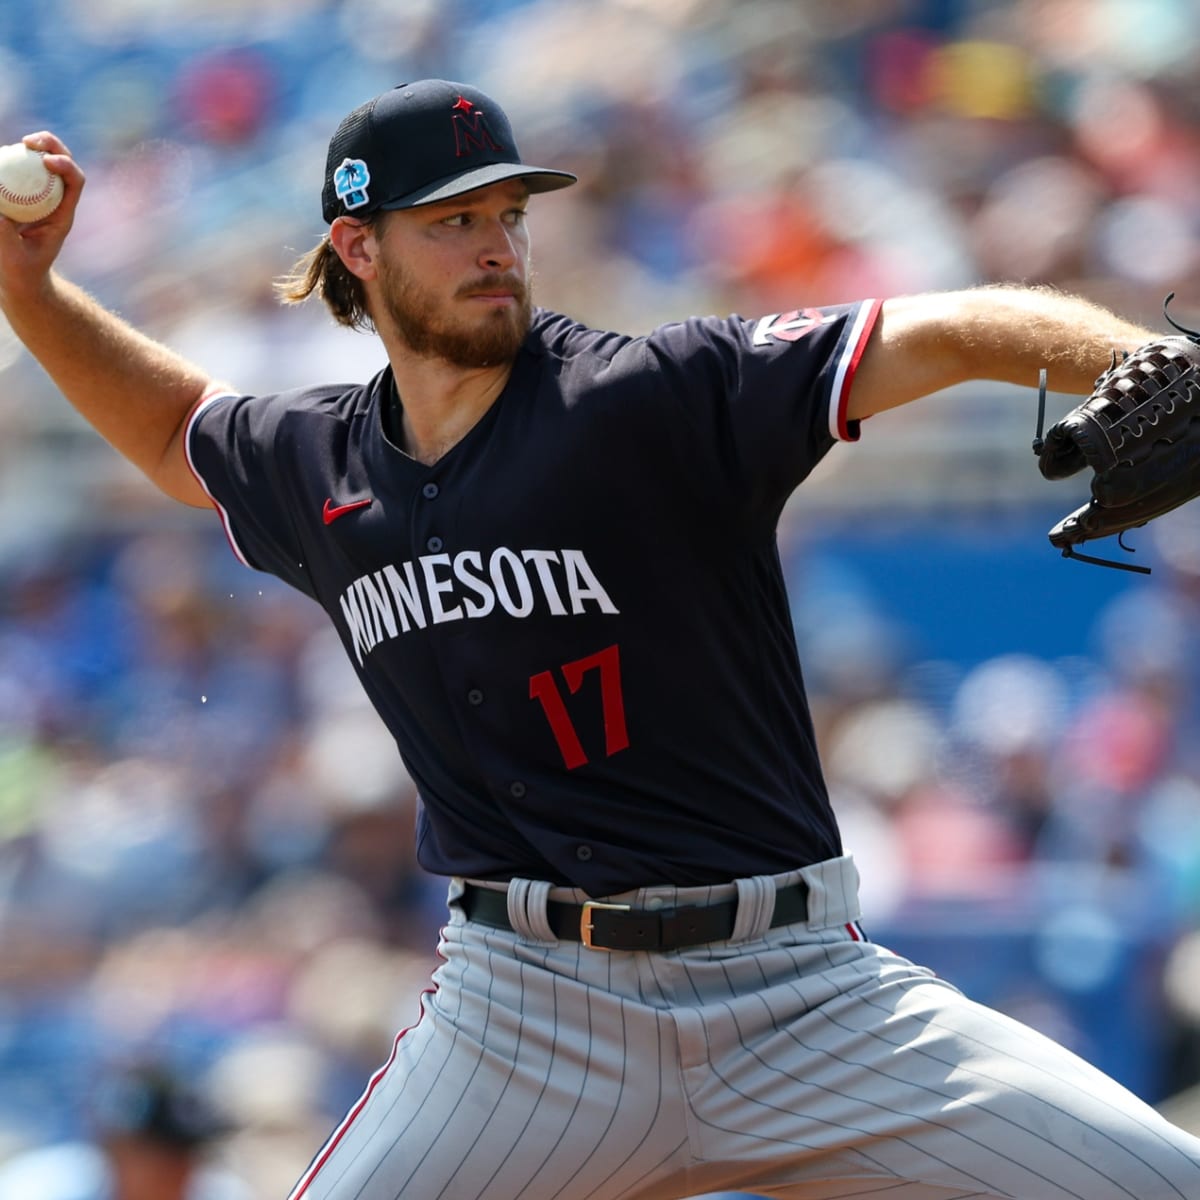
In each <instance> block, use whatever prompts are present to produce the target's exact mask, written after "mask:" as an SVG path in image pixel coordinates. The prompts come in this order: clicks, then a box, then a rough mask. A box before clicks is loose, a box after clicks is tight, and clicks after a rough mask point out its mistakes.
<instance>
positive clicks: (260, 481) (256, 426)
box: [184, 392, 314, 596]
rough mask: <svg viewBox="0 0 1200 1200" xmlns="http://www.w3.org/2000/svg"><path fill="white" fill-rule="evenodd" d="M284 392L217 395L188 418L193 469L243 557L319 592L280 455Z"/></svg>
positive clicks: (259, 568) (186, 441)
mask: <svg viewBox="0 0 1200 1200" xmlns="http://www.w3.org/2000/svg"><path fill="white" fill-rule="evenodd" d="M286 407H287V406H286V402H285V400H284V398H283V397H281V396H239V395H235V394H233V393H229V392H214V393H211V394H209V395H207V396H205V397H204V398H203V399H201V401H200V402H199V404H197V405H196V407H195V409H193V410H192V413H191V415H190V416H189V418H188V424H187V430H186V433H185V439H184V445H185V448H186V452H187V459H188V466H189V467H191V470H192V473H193V474H194V475H195V477H196V479H197V480H198V481H199V483H200V486H201V487H202V488H203V489H204V491H205V492H206V493H207V495H208V497H209V499H211V500H212V502H213V507H214V508H215V509H216V510H217V513H218V515H219V516H220V518H221V523H222V525H223V526H224V527H225V536H226V537H227V538H228V539H229V545H230V547H231V548H232V550H233V552H234V554H235V555H237V557H238V558H239V559H240V560H241V562H242V563H244V564H245V565H246V566H248V567H251V568H252V569H254V570H256V571H265V572H268V573H270V574H272V575H277V576H278V577H279V578H281V579H283V580H284V581H285V582H286V583H289V584H291V585H292V586H293V587H296V588H298V589H299V590H300V591H302V592H304V593H305V594H306V595H309V596H312V595H313V594H314V591H313V582H312V579H311V576H310V574H309V572H308V571H307V569H306V568H305V564H304V557H305V556H304V552H303V549H302V546H301V542H300V537H299V535H298V532H297V530H296V528H295V524H294V522H293V520H292V518H291V513H292V512H294V511H295V506H294V503H292V497H291V489H290V485H289V480H288V479H287V478H285V477H284V476H283V473H281V472H280V471H279V469H278V463H279V456H278V455H277V454H275V453H274V448H275V442H276V438H277V436H278V426H279V422H280V420H281V419H282V416H283V414H284V412H285V411H286Z"/></svg>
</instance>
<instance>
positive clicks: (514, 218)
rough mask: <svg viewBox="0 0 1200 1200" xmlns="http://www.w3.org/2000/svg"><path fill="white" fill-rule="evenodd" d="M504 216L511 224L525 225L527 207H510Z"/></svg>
mask: <svg viewBox="0 0 1200 1200" xmlns="http://www.w3.org/2000/svg"><path fill="white" fill-rule="evenodd" d="M504 216H505V219H506V220H507V221H508V223H509V224H510V225H523V224H524V223H525V209H523V208H510V209H509V210H508V212H506V213H505V214H504Z"/></svg>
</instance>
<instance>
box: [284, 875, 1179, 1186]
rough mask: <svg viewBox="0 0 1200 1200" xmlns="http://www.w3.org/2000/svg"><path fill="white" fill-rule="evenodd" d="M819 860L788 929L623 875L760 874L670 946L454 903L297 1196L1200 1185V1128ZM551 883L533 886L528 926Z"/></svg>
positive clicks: (654, 896)
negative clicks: (382, 1054)
mask: <svg viewBox="0 0 1200 1200" xmlns="http://www.w3.org/2000/svg"><path fill="white" fill-rule="evenodd" d="M801 874H802V875H803V876H804V877H805V879H806V880H807V882H808V883H809V886H810V893H811V894H810V899H811V904H810V916H809V921H808V922H807V924H806V925H800V926H791V927H786V928H780V929H775V930H769V929H767V928H766V927H767V925H768V923H769V921H770V911H769V905H763V904H762V903H761V887H760V886H759V885H758V884H750V885H745V884H743V886H742V887H741V888H737V887H735V885H732V884H730V885H724V886H722V887H718V888H704V889H688V890H686V891H677V890H676V889H673V888H651V889H643V890H642V891H641V892H638V893H630V894H628V895H627V896H625V897H622V899H626V900H629V901H630V902H633V903H638V904H642V905H648V906H651V907H653V906H656V905H661V904H670V903H673V902H675V901H676V900H677V899H678V900H679V901H680V902H683V901H685V900H686V901H687V902H689V903H695V902H697V900H703V899H706V898H707V899H719V898H725V897H727V896H729V895H733V894H740V895H741V896H742V898H743V903H745V904H746V905H747V912H748V913H749V915H746V914H740V916H739V922H740V923H744V924H745V925H746V926H747V927H748V930H749V931H748V933H747V940H746V941H743V942H739V943H734V942H719V943H712V944H710V945H707V946H702V947H695V948H691V949H688V950H685V951H680V952H674V953H669V954H646V953H636V954H635V953H622V954H608V953H604V952H602V951H589V950H587V949H585V948H584V947H582V946H581V945H578V944H575V943H570V944H568V943H562V944H555V943H548V942H545V941H531V940H528V939H522V938H521V937H520V935H518V934H512V933H507V932H501V931H497V930H491V929H487V928H484V927H482V926H479V925H472V924H469V923H467V922H465V921H464V920H463V918H462V915H461V912H460V911H459V910H458V909H456V908H452V909H451V914H452V916H451V922H450V924H449V925H448V926H447V927H446V929H445V931H444V936H443V940H442V947H441V949H442V953H443V955H444V958H445V962H444V964H443V965H442V967H441V968H440V969H439V971H438V974H437V976H436V977H435V982H436V985H437V987H436V990H435V991H434V992H433V993H432V994H430V995H428V996H427V997H426V998H425V1003H424V1011H423V1014H422V1016H421V1019H420V1021H419V1022H418V1023H417V1025H416V1026H415V1027H414V1028H413V1029H411V1030H410V1031H409V1032H407V1033H405V1034H404V1035H402V1036H401V1037H400V1038H399V1039H398V1041H397V1046H396V1052H395V1054H394V1057H393V1060H392V1061H391V1062H390V1063H389V1064H388V1065H387V1066H386V1067H385V1068H384V1069H381V1071H380V1072H379V1073H378V1074H377V1076H376V1077H375V1079H373V1080H372V1083H371V1086H370V1088H369V1089H368V1092H367V1094H366V1095H365V1096H364V1099H363V1100H362V1101H361V1102H360V1104H359V1105H358V1106H356V1110H355V1111H354V1113H353V1115H352V1118H351V1119H348V1121H347V1122H345V1123H344V1124H343V1126H342V1127H341V1128H340V1129H339V1130H338V1131H336V1132H335V1134H334V1135H333V1137H332V1138H331V1140H330V1143H329V1145H327V1147H326V1148H325V1149H324V1150H323V1152H322V1154H321V1155H319V1156H318V1158H317V1160H316V1163H315V1168H314V1169H313V1170H311V1171H310V1172H309V1173H308V1174H306V1176H305V1177H304V1179H302V1180H301V1182H300V1183H299V1184H298V1185H297V1188H296V1190H295V1191H294V1192H293V1198H294V1200H301V1198H302V1197H303V1200H402V1198H403V1200H416V1198H417V1197H420V1198H421V1200H431V1198H433V1197H451V1198H455V1200H518V1198H522V1200H551V1198H557V1200H616V1198H618V1197H620V1198H624V1200H678V1198H680V1197H686V1196H691V1195H697V1194H699V1193H702V1192H713V1191H718V1190H732V1189H741V1190H745V1191H753V1192H758V1193H761V1194H763V1195H767V1196H778V1197H787V1198H789V1200H827V1198H828V1200H832V1198H833V1197H857V1196H864V1197H865V1196H871V1197H879V1198H881V1200H967V1198H968V1197H978V1198H981V1200H982V1198H986V1200H998V1198H1008V1200H1068V1198H1070V1200H1135V1198H1136V1200H1168V1198H1170V1200H1184V1198H1194V1197H1200V1142H1198V1141H1197V1140H1196V1139H1194V1138H1191V1137H1190V1136H1188V1135H1186V1134H1184V1133H1182V1132H1181V1131H1180V1130H1178V1129H1175V1128H1174V1127H1173V1126H1171V1125H1169V1124H1168V1123H1167V1122H1165V1121H1164V1120H1163V1119H1162V1118H1161V1117H1159V1116H1158V1115H1157V1114H1156V1113H1155V1112H1153V1110H1151V1109H1150V1108H1149V1107H1147V1106H1146V1105H1144V1104H1142V1103H1141V1102H1140V1101H1139V1100H1137V1099H1136V1098H1135V1097H1133V1096H1132V1095H1130V1094H1129V1093H1128V1092H1127V1091H1125V1090H1124V1089H1122V1088H1120V1087H1119V1086H1118V1085H1117V1084H1115V1083H1113V1082H1112V1081H1111V1080H1109V1079H1107V1078H1106V1077H1105V1076H1103V1075H1101V1074H1100V1073H1099V1072H1097V1071H1095V1070H1094V1069H1093V1068H1091V1067H1090V1066H1088V1065H1087V1064H1086V1063H1084V1062H1083V1061H1081V1060H1080V1059H1078V1058H1077V1057H1075V1056H1073V1055H1071V1054H1070V1053H1068V1052H1067V1051H1065V1050H1063V1049H1062V1048H1061V1047H1059V1046H1057V1045H1055V1044H1054V1043H1052V1042H1050V1041H1049V1040H1048V1039H1046V1038H1044V1037H1041V1036H1040V1035H1038V1034H1036V1033H1034V1032H1033V1031H1031V1030H1029V1029H1027V1028H1025V1027H1023V1026H1021V1025H1019V1024H1017V1023H1016V1022H1014V1021H1011V1020H1009V1019H1007V1018H1005V1017H1003V1016H1001V1015H1000V1014H997V1013H994V1012H992V1011H990V1010H988V1009H986V1008H983V1007H981V1006H979V1005H977V1004H974V1003H972V1002H970V1001H969V1000H967V999H966V998H964V997H963V996H962V995H961V994H960V993H959V992H958V991H957V990H956V989H954V988H953V987H951V986H950V985H949V984H947V983H945V982H943V981H940V980H938V979H936V978H934V977H933V976H932V974H931V973H930V972H928V971H926V970H924V969H922V968H920V967H916V966H914V965H913V964H912V963H909V962H907V961H906V960H904V959H902V958H899V957H898V956H896V955H894V954H892V953H890V952H889V951H887V950H886V949H884V948H882V947H879V946H875V945H873V944H871V943H870V942H868V941H866V940H865V939H863V938H862V935H861V931H860V930H859V929H858V928H857V926H856V924H855V923H856V921H857V919H858V916H859V912H858V903H857V891H856V879H857V877H856V875H855V873H854V870H853V865H852V864H851V863H850V861H849V860H848V859H839V860H835V861H833V862H831V863H823V864H817V865H816V866H815V867H809V868H805V869H804V871H803V872H793V873H790V874H788V875H783V876H779V877H777V882H780V883H784V882H791V881H793V880H794V879H796V878H797V877H798V876H799V875H801ZM456 894H457V893H456V890H455V888H454V887H452V889H451V897H452V898H453V897H454V896H455V895H456ZM546 894H547V889H545V888H523V889H522V894H521V898H520V904H519V905H516V904H514V907H517V908H519V910H520V911H521V912H522V913H524V919H525V920H527V921H528V923H529V927H530V929H531V930H542V931H544V929H545V925H544V918H543V917H539V916H538V914H537V913H536V912H533V913H531V912H530V907H531V906H533V907H534V908H536V906H537V905H538V904H544V900H545V898H546ZM549 895H550V896H551V897H552V898H554V899H575V900H579V899H581V898H582V897H581V896H580V895H579V894H578V893H574V892H572V891H570V890H567V889H554V890H552V891H550V892H549Z"/></svg>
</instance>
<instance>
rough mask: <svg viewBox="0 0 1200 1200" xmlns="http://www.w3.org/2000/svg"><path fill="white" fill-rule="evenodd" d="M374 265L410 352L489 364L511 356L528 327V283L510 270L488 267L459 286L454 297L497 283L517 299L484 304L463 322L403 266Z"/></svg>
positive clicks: (458, 363) (509, 359) (386, 304)
mask: <svg viewBox="0 0 1200 1200" xmlns="http://www.w3.org/2000/svg"><path fill="white" fill-rule="evenodd" d="M377 268H378V271H379V281H380V283H381V284H382V285H383V286H382V288H381V292H382V296H383V304H384V307H385V308H386V309H387V315H388V318H389V319H390V320H391V323H392V326H393V328H394V329H395V330H396V332H397V333H399V334H400V336H401V337H402V338H403V339H404V340H405V342H407V343H408V346H409V348H410V349H411V350H412V352H413V353H414V354H418V355H421V356H422V357H425V358H441V359H444V360H445V361H446V362H448V363H451V364H452V365H453V366H456V367H466V368H477V367H493V366H496V365H497V364H499V363H507V362H512V360H513V359H514V358H516V356H517V351H518V350H519V349H520V348H521V343H522V342H523V341H524V340H525V337H526V335H527V334H528V333H529V325H530V322H531V320H532V313H533V300H532V296H531V293H530V288H529V287H528V286H527V285H525V284H523V283H522V282H521V281H520V280H519V279H517V278H516V277H515V276H513V275H506V274H504V273H502V272H499V271H496V272H491V273H489V274H487V275H482V276H480V277H479V278H478V279H474V280H472V281H471V282H470V283H469V284H466V285H464V286H463V287H461V288H459V290H458V293H457V295H456V296H455V300H456V301H457V300H459V299H462V298H464V297H467V296H470V295H472V294H474V293H478V292H488V291H495V290H499V289H503V290H505V291H510V292H512V294H513V297H514V299H515V300H516V304H515V305H504V306H502V307H497V308H493V309H488V310H484V311H483V312H482V313H481V314H480V315H479V316H478V317H477V318H476V319H475V320H474V321H473V322H470V323H468V322H467V321H465V320H456V319H455V315H454V314H453V313H452V312H446V311H444V302H442V301H440V300H439V299H438V298H437V297H436V296H435V295H434V294H433V293H432V292H430V291H429V290H427V289H426V288H423V287H422V286H421V285H420V284H418V283H417V281H416V280H415V279H414V278H413V277H412V276H411V275H410V274H409V273H408V272H406V271H405V270H404V268H403V267H402V266H399V265H396V264H393V263H390V262H387V261H385V260H380V261H379V262H378V264H377Z"/></svg>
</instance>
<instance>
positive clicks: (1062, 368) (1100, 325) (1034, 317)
mask: <svg viewBox="0 0 1200 1200" xmlns="http://www.w3.org/2000/svg"><path fill="white" fill-rule="evenodd" d="M1157 336H1159V335H1158V334H1156V333H1155V332H1154V331H1153V330H1151V329H1145V328H1143V327H1142V326H1140V325H1135V324H1131V323H1130V322H1129V321H1126V320H1124V319H1122V318H1121V317H1118V316H1116V315H1114V314H1113V313H1111V312H1109V311H1108V310H1107V309H1104V308H1101V307H1100V306H1098V305H1095V304H1092V303H1091V302H1090V301H1087V300H1082V299H1080V298H1078V297H1076V296H1068V295H1064V294H1063V293H1061V292H1057V291H1054V290H1053V289H1051V288H1040V287H1039V288H1022V287H999V286H996V287H980V288H970V289H967V290H965V291H961V292H943V293H937V294H930V295H921V296H901V297H898V298H896V299H894V300H887V301H885V302H884V304H883V307H882V310H881V312H880V315H879V319H878V321H877V322H876V325H875V329H874V330H873V331H872V333H871V338H870V341H869V342H868V343H867V349H866V352H865V353H864V354H863V358H862V362H861V363H860V364H859V368H858V372H857V374H856V375H855V377H854V385H853V388H852V390H851V393H850V401H849V405H848V408H847V416H849V417H850V418H851V419H852V420H858V419H861V418H863V417H868V416H870V415H871V414H872V413H877V412H882V411H883V410H885V409H888V408H896V407H898V406H899V405H901V404H907V403H908V402H909V401H910V400H916V399H917V398H918V397H919V396H927V395H929V394H930V393H931V392H936V391H939V390H940V389H942V388H946V387H950V386H951V385H952V384H955V383H963V382H964V381H966V380H968V379H996V380H1001V381H1004V382H1007V383H1018V384H1027V385H1029V386H1030V387H1036V386H1037V379H1038V371H1039V370H1040V369H1041V368H1042V367H1045V368H1046V377H1047V383H1048V385H1049V387H1050V388H1051V389H1052V390H1053V391H1056V392H1073V393H1077V394H1081V395H1082V394H1086V393H1088V392H1090V391H1091V390H1092V385H1093V384H1094V383H1095V380H1096V376H1097V375H1099V374H1100V373H1101V372H1102V371H1103V370H1104V369H1105V368H1106V367H1107V366H1108V365H1109V363H1110V362H1111V360H1112V352H1113V350H1114V349H1116V350H1120V349H1125V350H1134V349H1136V348H1137V347H1138V346H1141V345H1144V344H1145V343H1146V342H1149V341H1152V340H1153V339H1154V338H1155V337H1157Z"/></svg>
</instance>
